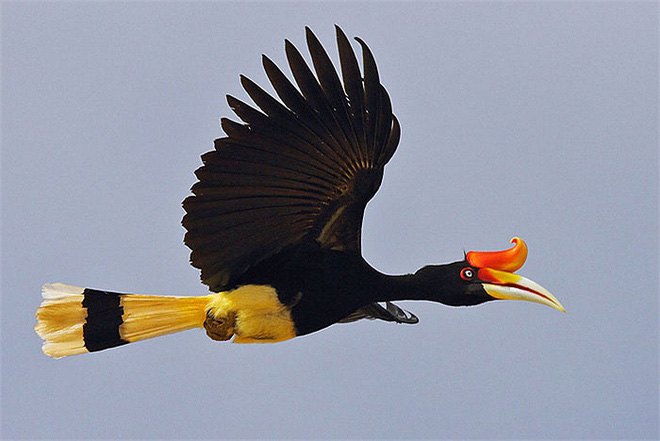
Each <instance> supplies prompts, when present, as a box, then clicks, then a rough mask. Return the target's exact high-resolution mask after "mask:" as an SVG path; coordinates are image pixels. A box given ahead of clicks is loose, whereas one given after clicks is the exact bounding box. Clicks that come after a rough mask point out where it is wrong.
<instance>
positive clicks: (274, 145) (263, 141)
mask: <svg viewBox="0 0 660 441" xmlns="http://www.w3.org/2000/svg"><path fill="white" fill-rule="evenodd" d="M336 31H337V44H338V47H339V58H340V64H341V76H342V78H343V85H342V82H341V81H340V79H339V76H338V74H337V72H336V71H335V69H334V67H333V65H332V62H331V61H330V58H329V57H328V55H327V53H326V52H325V50H324V49H323V47H322V46H321V44H320V43H319V41H318V39H317V38H316V36H315V35H314V34H313V33H312V32H311V30H310V29H309V28H306V36H307V45H308V47H309V52H310V54H311V57H312V62H313V66H314V70H315V72H316V76H314V74H313V73H312V71H311V70H310V68H309V67H308V66H307V64H306V63H305V61H304V59H303V57H302V56H301V54H300V53H299V52H298V50H297V49H296V48H295V47H294V46H293V45H292V44H291V43H290V42H289V41H288V40H287V41H286V42H285V48H286V56H287V60H288V62H289V66H290V68H291V72H292V73H293V77H294V78H295V82H296V84H297V85H298V88H296V87H295V86H294V85H293V84H292V83H291V82H290V81H289V80H288V79H287V77H286V76H285V75H284V74H283V73H282V71H281V70H280V69H279V68H278V67H277V66H276V65H275V64H274V63H273V62H272V61H270V60H269V59H268V58H267V57H266V56H263V65H264V69H265V71H266V74H267V76H268V78H269V80H270V82H271V84H272V85H273V88H274V89H275V91H276V93H277V95H278V96H279V98H280V100H281V102H280V101H278V100H276V99H275V98H273V97H272V96H271V95H269V94H268V93H267V92H265V91H264V90H263V89H261V88H260V87H259V86H257V85H256V84H255V83H253V82H252V81H251V80H249V79H248V78H246V77H244V76H241V84H242V85H243V88H244V89H245V91H246V92H247V93H248V95H249V96H250V98H251V99H252V101H254V103H255V104H256V106H257V107H258V108H259V110H257V109H256V108H254V107H252V106H250V105H248V104H246V103H244V102H242V101H240V100H238V99H236V98H234V97H232V96H227V101H228V103H229V106H230V107H231V108H232V110H233V111H234V113H236V115H237V116H238V117H239V118H240V119H241V120H242V123H238V122H234V121H231V120H229V119H222V128H223V130H224V131H225V133H226V135H227V136H226V137H224V138H220V139H217V140H216V141H215V150H213V151H211V152H208V153H206V154H204V155H203V156H202V161H203V164H204V165H203V166H202V167H200V168H199V169H198V170H197V171H196V172H195V174H196V176H197V178H198V179H199V182H197V183H196V184H195V185H194V186H193V187H192V192H193V196H190V197H188V198H187V199H186V200H185V201H184V202H183V207H184V209H185V210H186V213H187V214H186V215H185V216H184V218H183V226H184V227H185V228H186V229H187V230H188V231H187V233H186V236H185V243H186V245H187V246H188V247H190V249H191V250H192V253H191V262H192V265H193V266H195V267H196V268H199V269H201V271H202V281H203V282H204V283H205V284H207V285H209V287H210V288H211V290H213V291H219V290H222V289H223V288H224V287H226V286H227V285H229V284H230V283H231V280H232V279H234V278H236V277H237V276H239V275H240V274H242V273H243V272H244V271H245V270H246V269H248V268H249V267H250V266H252V265H254V264H256V263H258V262H260V261H261V260H263V259H265V258H267V257H270V256H272V255H274V254H276V253H277V252H278V251H280V250H282V249H283V248H285V247H287V246H290V245H293V244H295V243H297V242H299V241H300V240H302V239H304V238H307V237H311V238H313V239H315V240H316V241H317V242H318V243H319V244H320V245H321V246H322V247H326V248H331V249H338V250H343V251H347V252H353V253H358V254H359V253H360V230H361V226H362V217H363V214H364V209H365V206H366V204H367V202H368V201H369V200H370V199H371V198H372V197H373V195H374V194H375V193H376V191H377V190H378V188H379V187H380V183H381V180H382V176H383V167H384V166H385V164H386V163H387V162H388V161H389V159H390V158H391V157H392V155H393V154H394V151H395V150H396V147H397V145H398V142H399V134H400V129H399V124H398V122H397V120H396V118H395V117H394V115H393V114H392V107H391V104H390V99H389V96H388V94H387V92H386V90H385V88H384V87H383V86H382V85H381V84H380V80H379V78H378V71H377V69H376V63H375V61H374V58H373V56H372V54H371V51H370V50H369V48H368V47H367V46H366V44H365V43H364V42H363V41H362V40H360V39H359V38H356V40H357V41H358V42H359V43H360V45H361V47H362V57H363V65H364V78H363V77H362V74H361V73H360V69H359V66H358V62H357V59H356V57H355V53H354V52H353V49H352V48H351V45H350V43H349V41H348V39H347V38H346V35H345V34H344V33H343V32H342V30H341V29H340V28H339V27H336Z"/></svg>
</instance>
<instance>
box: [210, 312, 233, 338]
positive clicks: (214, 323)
mask: <svg viewBox="0 0 660 441" xmlns="http://www.w3.org/2000/svg"><path fill="white" fill-rule="evenodd" d="M235 321H236V314H235V313H233V312H230V313H229V314H227V315H225V316H221V317H215V316H214V315H213V313H212V312H211V310H209V311H207V312H206V320H204V329H205V330H206V335H208V336H209V338H211V339H212V340H216V341H227V340H229V339H230V338H232V336H233V335H234V323H235Z"/></svg>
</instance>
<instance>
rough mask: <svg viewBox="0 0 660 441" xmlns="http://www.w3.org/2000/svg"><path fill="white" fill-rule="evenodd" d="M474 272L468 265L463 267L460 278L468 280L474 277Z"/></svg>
mask: <svg viewBox="0 0 660 441" xmlns="http://www.w3.org/2000/svg"><path fill="white" fill-rule="evenodd" d="M474 274H475V271H474V269H472V268H470V267H469V266H468V267H465V268H463V269H462V270H461V279H463V280H467V281H470V280H472V279H474Z"/></svg>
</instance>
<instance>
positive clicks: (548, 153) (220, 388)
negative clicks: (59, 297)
mask: <svg viewBox="0 0 660 441" xmlns="http://www.w3.org/2000/svg"><path fill="white" fill-rule="evenodd" d="M335 23H338V24H339V25H341V26H342V27H343V29H344V31H345V32H346V33H347V34H348V35H349V36H353V35H359V36H361V37H362V38H364V40H365V41H366V42H367V43H368V44H369V45H370V47H371V49H372V50H373V52H374V54H375V57H376V60H377V62H378V65H379V69H380V73H381V80H382V82H383V84H384V85H385V86H386V87H387V89H388V91H389V93H390V95H391V97H392V101H393V107H394V112H395V113H396V115H397V116H398V118H399V120H400V121H401V126H402V139H401V143H400V146H399V150H398V152H397V154H396V155H395V156H394V158H393V159H392V161H391V163H390V164H389V165H388V166H387V169H386V175H385V180H384V183H383V186H382V188H381V190H380V192H379V193H378V195H377V196H376V198H375V199H374V200H373V201H372V202H371V203H370V204H369V206H368V209H367V214H366V219H365V228H364V244H363V245H364V246H363V247H364V253H365V257H366V258H367V260H368V261H369V262H370V263H371V264H372V265H374V266H375V267H376V268H378V269H380V270H381V271H384V272H387V273H406V272H411V271H414V270H415V269H417V268H418V267H420V266H423V265H425V264H429V263H443V262H450V261H455V260H458V259H460V258H462V256H463V254H462V253H463V249H466V250H469V249H501V248H503V247H505V246H507V244H508V240H509V238H510V237H512V236H514V235H519V236H521V237H523V238H524V239H525V240H526V241H527V243H528V245H529V249H530V254H529V259H528V262H527V264H526V265H525V266H524V267H523V268H522V269H521V270H520V273H521V274H523V275H525V276H527V277H530V278H532V279H533V280H535V281H537V282H539V283H541V284H542V285H544V286H545V287H547V288H548V289H550V290H551V292H553V294H555V295H556V296H557V297H558V298H559V299H560V300H561V302H562V303H563V304H564V306H565V307H566V309H567V310H568V313H567V314H561V313H559V312H557V311H554V310H552V309H550V308H547V307H543V306H540V305H536V304H531V303H514V302H493V303H489V304H485V305H482V306H479V307H474V308H458V309H457V308H448V307H443V306H441V305H438V304H431V303H414V302H407V303H406V304H405V306H406V307H407V308H409V309H410V310H412V311H413V312H415V313H416V314H417V315H418V316H419V317H420V320H421V322H420V323H419V324H418V325H416V326H403V325H393V324H389V323H379V322H366V321H365V322H363V323H356V324H352V325H337V326H333V327H331V328H329V329H326V330H324V331H322V332H319V333H315V334H312V335H309V336H306V337H303V338H298V339H294V340H292V341H289V342H285V343H280V344H275V345H243V346H240V345H231V344H219V343H216V342H212V341H211V340H208V339H207V338H206V336H205V335H204V333H203V332H201V331H189V332H186V333H183V334H179V335H174V336H168V337H163V338H160V339H156V340H152V341H148V342H142V343H137V344H134V345H128V346H125V347H122V348H119V349H116V350H111V351H106V352H102V353H96V354H87V355H83V356H77V357H72V358H69V359H64V360H51V359H49V358H48V357H46V356H45V355H43V354H42V353H41V351H40V340H39V338H38V337H37V335H36V334H34V332H33V331H32V326H33V324H34V316H33V314H34V310H35V309H36V307H37V306H38V304H39V302H40V295H39V290H40V286H41V284H43V283H45V282H54V281H60V282H65V283H70V284H76V285H85V286H91V287H97V288H105V289H109V290H116V291H129V292H141V293H160V294H203V293H204V292H205V288H204V286H202V285H201V284H200V283H199V280H198V272H197V271H196V270H195V269H193V268H192V267H190V266H189V264H188V249H187V248H186V247H185V246H184V245H183V243H182V238H183V233H184V231H183V228H182V227H181V225H180V219H181V216H182V215H183V210H182V208H181V205H180V203H181V201H182V200H183V199H184V197H186V196H187V195H188V191H189V188H190V186H191V185H192V184H193V183H194V181H195V178H194V175H193V170H194V169H196V168H197V167H198V166H199V165H200V160H199V155H200V154H202V153H204V152H205V151H207V150H209V149H211V148H212V141H213V139H214V138H217V137H219V136H220V135H221V131H220V129H219V127H218V119H219V118H220V117H222V116H230V114H231V113H230V110H229V108H228V107H227V105H226V103H225V101H224V95H225V94H226V93H232V94H235V95H237V96H238V97H241V98H245V94H244V93H242V92H241V89H240V85H239V81H238V75H239V74H240V73H244V74H246V75H247V76H249V77H251V78H252V79H254V80H255V81H257V82H258V83H260V84H262V85H267V83H266V80H265V75H264V74H263V73H262V68H261V62H260V54H262V53H266V54H268V55H269V56H270V57H271V58H272V59H273V60H274V61H275V62H277V63H278V64H280V66H282V67H284V66H283V65H284V60H285V57H284V51H283V40H284V39H285V38H289V39H290V40H292V41H293V42H294V43H295V44H297V45H298V46H299V47H300V48H302V46H303V43H304V26H305V25H309V26H310V27H311V28H312V29H313V30H314V31H315V32H316V34H317V35H318V37H319V39H320V40H321V41H322V42H323V44H324V45H325V46H326V48H327V49H328V51H329V52H330V53H331V55H332V57H333V59H336V55H335V54H336V49H335V47H334V29H333V25H334V24H335ZM285 70H287V69H285ZM2 251H3V253H2V436H3V437H5V438H80V439H86V438H223V437H224V438H236V437H243V438H255V437H258V438H273V437H280V438H291V437H304V438H332V437H334V438H348V437H357V438H404V437H409V438H657V437H658V274H657V270H658V6H657V4H656V3H654V2H649V3H643V4H632V3H620V4H616V3H603V4H601V3H570V2H563V3H506V4H503V3H470V4H464V3H458V4H456V3H439V4H434V3H419V4H408V3H387V4H384V3H334V4H330V3H328V4H326V3H313V4H299V3H276V4H262V3H248V4H233V3H205V4H199V3H197V4H182V3H181V4H177V3H169V4H152V3H145V4H125V3H116V4H115V3H113V4H111V3H102V4H96V3H76V4H45V3H29V4H18V3H4V4H2Z"/></svg>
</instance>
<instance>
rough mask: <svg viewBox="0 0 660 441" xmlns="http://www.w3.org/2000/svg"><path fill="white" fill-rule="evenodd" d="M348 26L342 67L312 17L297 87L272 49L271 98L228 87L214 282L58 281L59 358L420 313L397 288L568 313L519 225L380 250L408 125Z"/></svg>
mask: <svg viewBox="0 0 660 441" xmlns="http://www.w3.org/2000/svg"><path fill="white" fill-rule="evenodd" d="M336 34H337V45H338V51H339V60H340V72H341V79H340V75H339V74H338V73H337V71H336V70H335V68H334V67H333V64H332V62H331V61H330V58H329V57H328V55H327V53H326V52H325V50H324V49H323V47H322V46H321V44H320V42H319V40H318V39H317V38H316V36H315V35H314V34H313V33H312V31H311V30H310V29H309V28H306V40H307V46H308V48H309V52H310V55H311V59H312V68H313V70H312V68H310V67H309V66H308V65H307V63H306V62H305V61H304V59H303V56H302V55H301V54H300V52H299V51H298V50H297V49H296V48H295V46H294V45H293V44H291V43H290V42H289V41H288V40H286V41H285V51H286V58H287V61H288V64H289V67H290V70H291V73H292V74H293V78H294V80H295V85H294V83H293V82H291V81H290V80H289V79H288V78H287V76H286V75H285V74H284V73H283V72H282V71H281V70H280V69H279V68H278V67H277V66H276V65H275V63H273V62H272V61H271V60H270V59H269V58H268V57H266V56H265V55H264V56H263V67H264V69H265V71H266V75H267V76H268V79H269V80H270V83H271V84H272V86H273V88H274V90H275V92H276V94H277V97H279V100H278V99H277V98H275V97H273V96H271V95H270V94H269V93H268V92H266V91H264V90H263V89H262V88H261V87H259V86H258V85H257V84H255V83H254V82H253V81H252V80H250V79H248V78H247V77H245V76H241V77H240V81H241V84H242V86H243V88H244V89H245V91H246V92H247V94H248V95H249V97H250V98H251V100H252V101H253V102H254V104H255V105H256V107H255V106H253V105H250V104H246V103H245V102H243V101H241V100H239V99H237V98H235V97H233V96H230V95H228V96H227V102H228V103H229V106H230V107H231V109H232V110H233V111H234V113H235V114H236V115H237V116H238V118H239V119H240V121H241V122H237V121H232V120H230V119H222V120H221V125H222V129H223V131H224V133H225V135H226V136H224V137H222V138H219V139H217V140H216V141H215V145H214V149H213V150H212V151H210V152H208V153H206V154H204V155H203V156H202V162H203V165H202V166H201V167H200V168H199V169H198V170H197V171H196V172H195V174H196V176H197V178H198V182H197V183H196V184H195V185H193V187H192V193H193V194H192V196H190V197H188V198H187V199H186V200H185V201H184V202H183V207H184V209H185V211H186V214H185V216H184V218H183V226H184V227H185V228H186V230H187V233H186V235H185V240H184V241H185V244H186V245H187V246H188V247H190V249H191V250H192V253H191V263H192V265H193V266H194V267H196V268H199V269H200V270H201V279H202V282H203V283H204V284H206V285H208V287H209V288H210V291H211V292H212V293H211V294H209V295H205V296H197V297H181V296H179V297H175V296H152V295H137V294H120V293H115V292H108V291H102V290H97V289H91V288H79V287H75V286H70V285H64V284H60V283H54V284H47V285H44V287H43V289H42V294H43V297H44V300H43V302H42V304H41V306H40V307H39V309H38V310H37V325H36V326H35V329H36V331H37V333H38V334H39V335H40V336H41V337H42V338H43V340H44V344H43V351H44V353H46V354H47V355H50V356H52V357H56V358H59V357H64V356H68V355H74V354H80V353H84V352H93V351H99V350H102V349H107V348H112V347H115V346H120V345H123V344H126V343H131V342H135V341H138V340H143V339H147V338H151V337H156V336H159V335H164V334H168V333H172V332H178V331H183V330H186V329H192V328H201V327H203V328H205V330H206V333H207V335H208V336H209V337H211V338H212V339H214V340H229V339H231V338H232V337H233V342H234V343H248V342H262V343H267V342H278V341H283V340H288V339H291V338H293V337H296V336H300V335H305V334H309V333H311V332H315V331H318V330H320V329H323V328H325V327H328V326H330V325H332V324H334V323H346V322H353V321H356V320H360V319H378V320H385V321H391V322H396V323H417V322H418V319H417V317H416V316H415V315H413V314H411V313H408V312H406V311H404V310H402V309H401V308H399V307H398V306H396V305H395V304H394V303H393V302H394V301H397V300H431V301H435V302H439V303H443V304H445V305H451V306H469V305H477V304H480V303H484V302H488V301H491V300H497V299H511V300H527V301H531V302H537V303H542V304H544V305H548V306H550V307H552V308H555V309H558V310H560V311H564V308H563V307H562V305H561V304H560V303H559V301H558V300H557V299H556V298H555V297H554V296H553V295H552V294H550V293H549V292H548V291H547V290H546V289H545V288H543V287H541V286H540V285H538V284H537V283H535V282H533V281H531V280H529V279H526V278H524V277H522V276H519V275H516V274H514V272H515V271H516V270H518V269H519V268H520V267H521V266H522V265H523V263H524V262H525V259H526V257H527V246H526V245H525V242H523V241H522V240H521V239H519V238H513V239H512V243H513V246H512V247H511V248H509V249H507V250H504V251H496V252H492V251H491V252H475V251H470V252H468V253H466V254H465V255H464V256H463V259H461V260H459V261H457V262H454V263H450V264H446V265H430V266H425V267H423V268H421V269H420V270H418V271H417V272H415V273H414V274H407V275H400V276H391V275H385V274H382V273H380V272H378V271H377V270H375V269H374V268H372V267H371V266H370V265H369V264H368V263H367V262H366V261H365V259H364V258H363V257H362V255H361V250H360V237H361V227H362V218H363V215H364V210H365V207H366V205H367V203H368V202H369V200H370V199H371V198H372V197H373V196H374V194H375V193H376V191H377V190H378V188H379V187H380V184H381V181H382V179H383V170H384V168H385V165H386V164H387V162H388V161H389V160H390V158H392V155H393V154H394V152H395V150H396V148H397V145H398V142H399V135H400V127H399V122H398V120H397V118H396V117H395V116H394V114H393V113H392V106H391V103H390V98H389V96H388V94H387V91H386V90H385V88H384V87H383V86H382V85H381V83H380V79H379V76H378V70H377V69H376V63H375V61H374V57H373V55H372V53H371V51H370V50H369V48H368V47H367V45H366V44H365V43H364V41H362V40H361V39H360V38H356V40H357V42H358V44H359V46H360V47H361V50H362V71H361V70H360V67H359V64H358V61H357V58H356V55H355V53H354V52H353V49H352V46H351V43H350V42H349V40H348V39H347V37H346V35H345V34H344V32H343V31H342V30H341V29H340V28H339V27H336Z"/></svg>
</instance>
